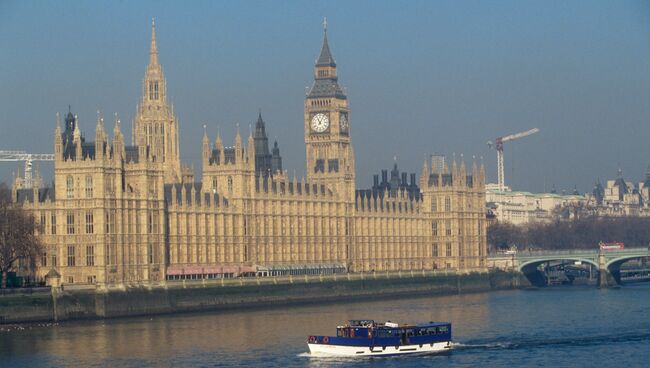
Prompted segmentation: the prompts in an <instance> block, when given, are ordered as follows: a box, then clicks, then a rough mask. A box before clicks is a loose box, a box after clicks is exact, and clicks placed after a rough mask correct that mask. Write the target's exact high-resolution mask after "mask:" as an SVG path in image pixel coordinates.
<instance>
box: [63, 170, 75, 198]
mask: <svg viewBox="0 0 650 368" xmlns="http://www.w3.org/2000/svg"><path fill="white" fill-rule="evenodd" d="M65 189H66V191H65V192H66V197H67V198H74V178H73V177H72V175H68V177H67V178H66V179H65Z"/></svg>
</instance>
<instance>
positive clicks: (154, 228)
mask: <svg viewBox="0 0 650 368" xmlns="http://www.w3.org/2000/svg"><path fill="white" fill-rule="evenodd" d="M147 218H148V221H147V223H148V226H147V230H148V232H149V234H157V233H158V228H159V226H158V221H159V216H158V213H157V212H150V213H149V215H148V216H147ZM136 219H137V218H136ZM85 220H86V222H85V230H86V231H85V233H86V234H94V233H95V224H94V222H95V219H94V214H93V211H87V212H86V214H85ZM44 223H45V215H41V224H44ZM105 224H106V234H113V233H114V232H115V213H114V212H112V211H106V223H105ZM128 224H129V229H130V228H131V221H129V222H128ZM137 224H139V223H136V225H137ZM137 228H138V232H139V226H137ZM75 232H76V227H75V213H74V212H68V213H67V214H66V233H67V234H69V235H74V234H75ZM51 234H52V235H56V216H55V215H52V228H51Z"/></svg>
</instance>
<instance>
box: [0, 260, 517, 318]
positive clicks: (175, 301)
mask: <svg viewBox="0 0 650 368" xmlns="http://www.w3.org/2000/svg"><path fill="white" fill-rule="evenodd" d="M521 286H527V285H526V281H525V278H524V277H522V275H521V274H518V273H508V272H501V271H491V272H489V273H488V272H485V273H462V274H457V273H453V272H445V271H413V272H391V273H379V272H377V273H363V274H338V275H312V276H286V277H265V278H235V279H216V280H192V281H190V280H186V281H167V282H165V283H164V284H161V285H148V286H131V287H122V288H102V289H99V288H87V287H85V288H84V287H72V286H65V287H64V288H63V289H61V288H39V289H19V290H5V291H2V290H0V324H2V323H4V324H7V323H24V322H45V321H65V320H74V319H99V318H116V317H129V316H144V315H155V314H167V313H180V312H198V311H211V310H226V309H234V308H237V309H242V308H262V307H263V308H267V307H272V306H280V305H286V304H300V303H317V302H336V301H354V300H367V299H375V298H384V297H393V296H415V295H449V294H458V293H473V292H484V291H489V290H495V289H511V288H518V287H521Z"/></svg>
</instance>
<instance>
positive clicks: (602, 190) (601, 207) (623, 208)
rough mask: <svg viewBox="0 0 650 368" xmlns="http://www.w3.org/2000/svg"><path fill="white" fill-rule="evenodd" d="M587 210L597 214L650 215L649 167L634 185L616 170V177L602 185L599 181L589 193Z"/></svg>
mask: <svg viewBox="0 0 650 368" xmlns="http://www.w3.org/2000/svg"><path fill="white" fill-rule="evenodd" d="M589 205H590V206H589V210H590V211H591V212H592V213H594V214H597V215H599V216H644V217H645V216H650V168H648V171H647V172H646V177H645V180H644V181H642V182H639V183H638V184H637V185H635V184H634V183H633V182H631V181H626V180H625V179H623V172H622V170H620V169H619V170H618V175H617V177H616V179H612V180H608V181H607V183H606V186H605V187H603V186H602V185H601V184H600V181H597V182H596V184H595V185H594V190H593V191H592V193H591V194H590V195H589Z"/></svg>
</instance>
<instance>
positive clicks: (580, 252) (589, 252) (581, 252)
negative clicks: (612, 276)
mask: <svg viewBox="0 0 650 368" xmlns="http://www.w3.org/2000/svg"><path fill="white" fill-rule="evenodd" d="M601 252H602V253H603V254H605V255H611V256H617V255H627V254H638V253H647V254H649V255H650V249H649V248H646V247H643V248H625V249H621V250H603V251H601V250H600V249H598V248H596V249H562V250H527V249H525V250H517V252H516V253H505V252H504V253H490V255H489V257H513V256H514V257H515V258H517V257H529V256H555V255H558V256H564V255H573V256H594V255H597V254H599V253H601Z"/></svg>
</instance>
